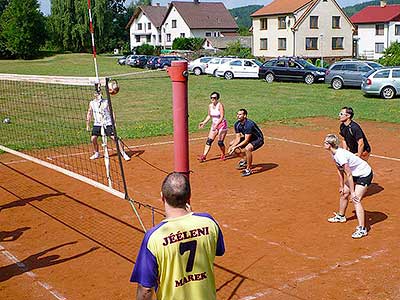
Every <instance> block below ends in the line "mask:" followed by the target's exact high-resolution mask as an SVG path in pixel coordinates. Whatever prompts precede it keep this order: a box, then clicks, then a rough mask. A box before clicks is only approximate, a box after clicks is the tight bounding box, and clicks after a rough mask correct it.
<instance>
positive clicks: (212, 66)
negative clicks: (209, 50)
mask: <svg viewBox="0 0 400 300" xmlns="http://www.w3.org/2000/svg"><path fill="white" fill-rule="evenodd" d="M231 60H232V58H230V57H214V58H213V59H211V60H210V61H209V62H208V63H207V64H206V68H205V69H204V72H205V73H206V74H209V75H213V76H217V69H218V67H219V66H220V65H222V64H224V63H226V62H228V61H231Z"/></svg>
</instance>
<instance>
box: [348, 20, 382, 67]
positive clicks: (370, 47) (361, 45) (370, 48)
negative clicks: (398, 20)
mask: <svg viewBox="0 0 400 300" xmlns="http://www.w3.org/2000/svg"><path fill="white" fill-rule="evenodd" d="M387 29H388V26H387V24H385V27H384V34H383V35H376V34H375V24H359V25H358V35H357V36H356V37H355V38H358V55H359V56H360V57H362V58H367V59H379V58H380V57H381V56H382V54H381V53H375V43H384V46H385V48H386V47H387V36H388V35H387Z"/></svg>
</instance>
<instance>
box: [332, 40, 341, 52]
mask: <svg viewBox="0 0 400 300" xmlns="http://www.w3.org/2000/svg"><path fill="white" fill-rule="evenodd" d="M342 49H343V38H342V37H333V38H332V50H342Z"/></svg>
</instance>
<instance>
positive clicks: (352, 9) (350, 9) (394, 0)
mask: <svg viewBox="0 0 400 300" xmlns="http://www.w3.org/2000/svg"><path fill="white" fill-rule="evenodd" d="M387 4H388V5H390V4H400V0H387ZM379 5H380V0H375V1H368V2H364V3H360V4H356V5H353V6H347V7H345V8H343V9H344V11H345V12H346V14H347V15H348V16H349V17H351V16H352V15H354V14H356V13H358V12H359V11H360V10H362V9H363V8H364V7H367V6H379Z"/></svg>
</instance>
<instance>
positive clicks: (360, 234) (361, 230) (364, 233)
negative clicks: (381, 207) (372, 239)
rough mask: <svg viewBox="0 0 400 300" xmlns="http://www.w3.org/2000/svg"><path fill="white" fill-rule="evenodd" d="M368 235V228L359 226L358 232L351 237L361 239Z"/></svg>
mask: <svg viewBox="0 0 400 300" xmlns="http://www.w3.org/2000/svg"><path fill="white" fill-rule="evenodd" d="M367 235H368V231H367V228H365V227H362V226H357V227H356V231H354V233H353V234H352V235H351V237H352V238H353V239H361V238H362V237H364V236H367Z"/></svg>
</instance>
